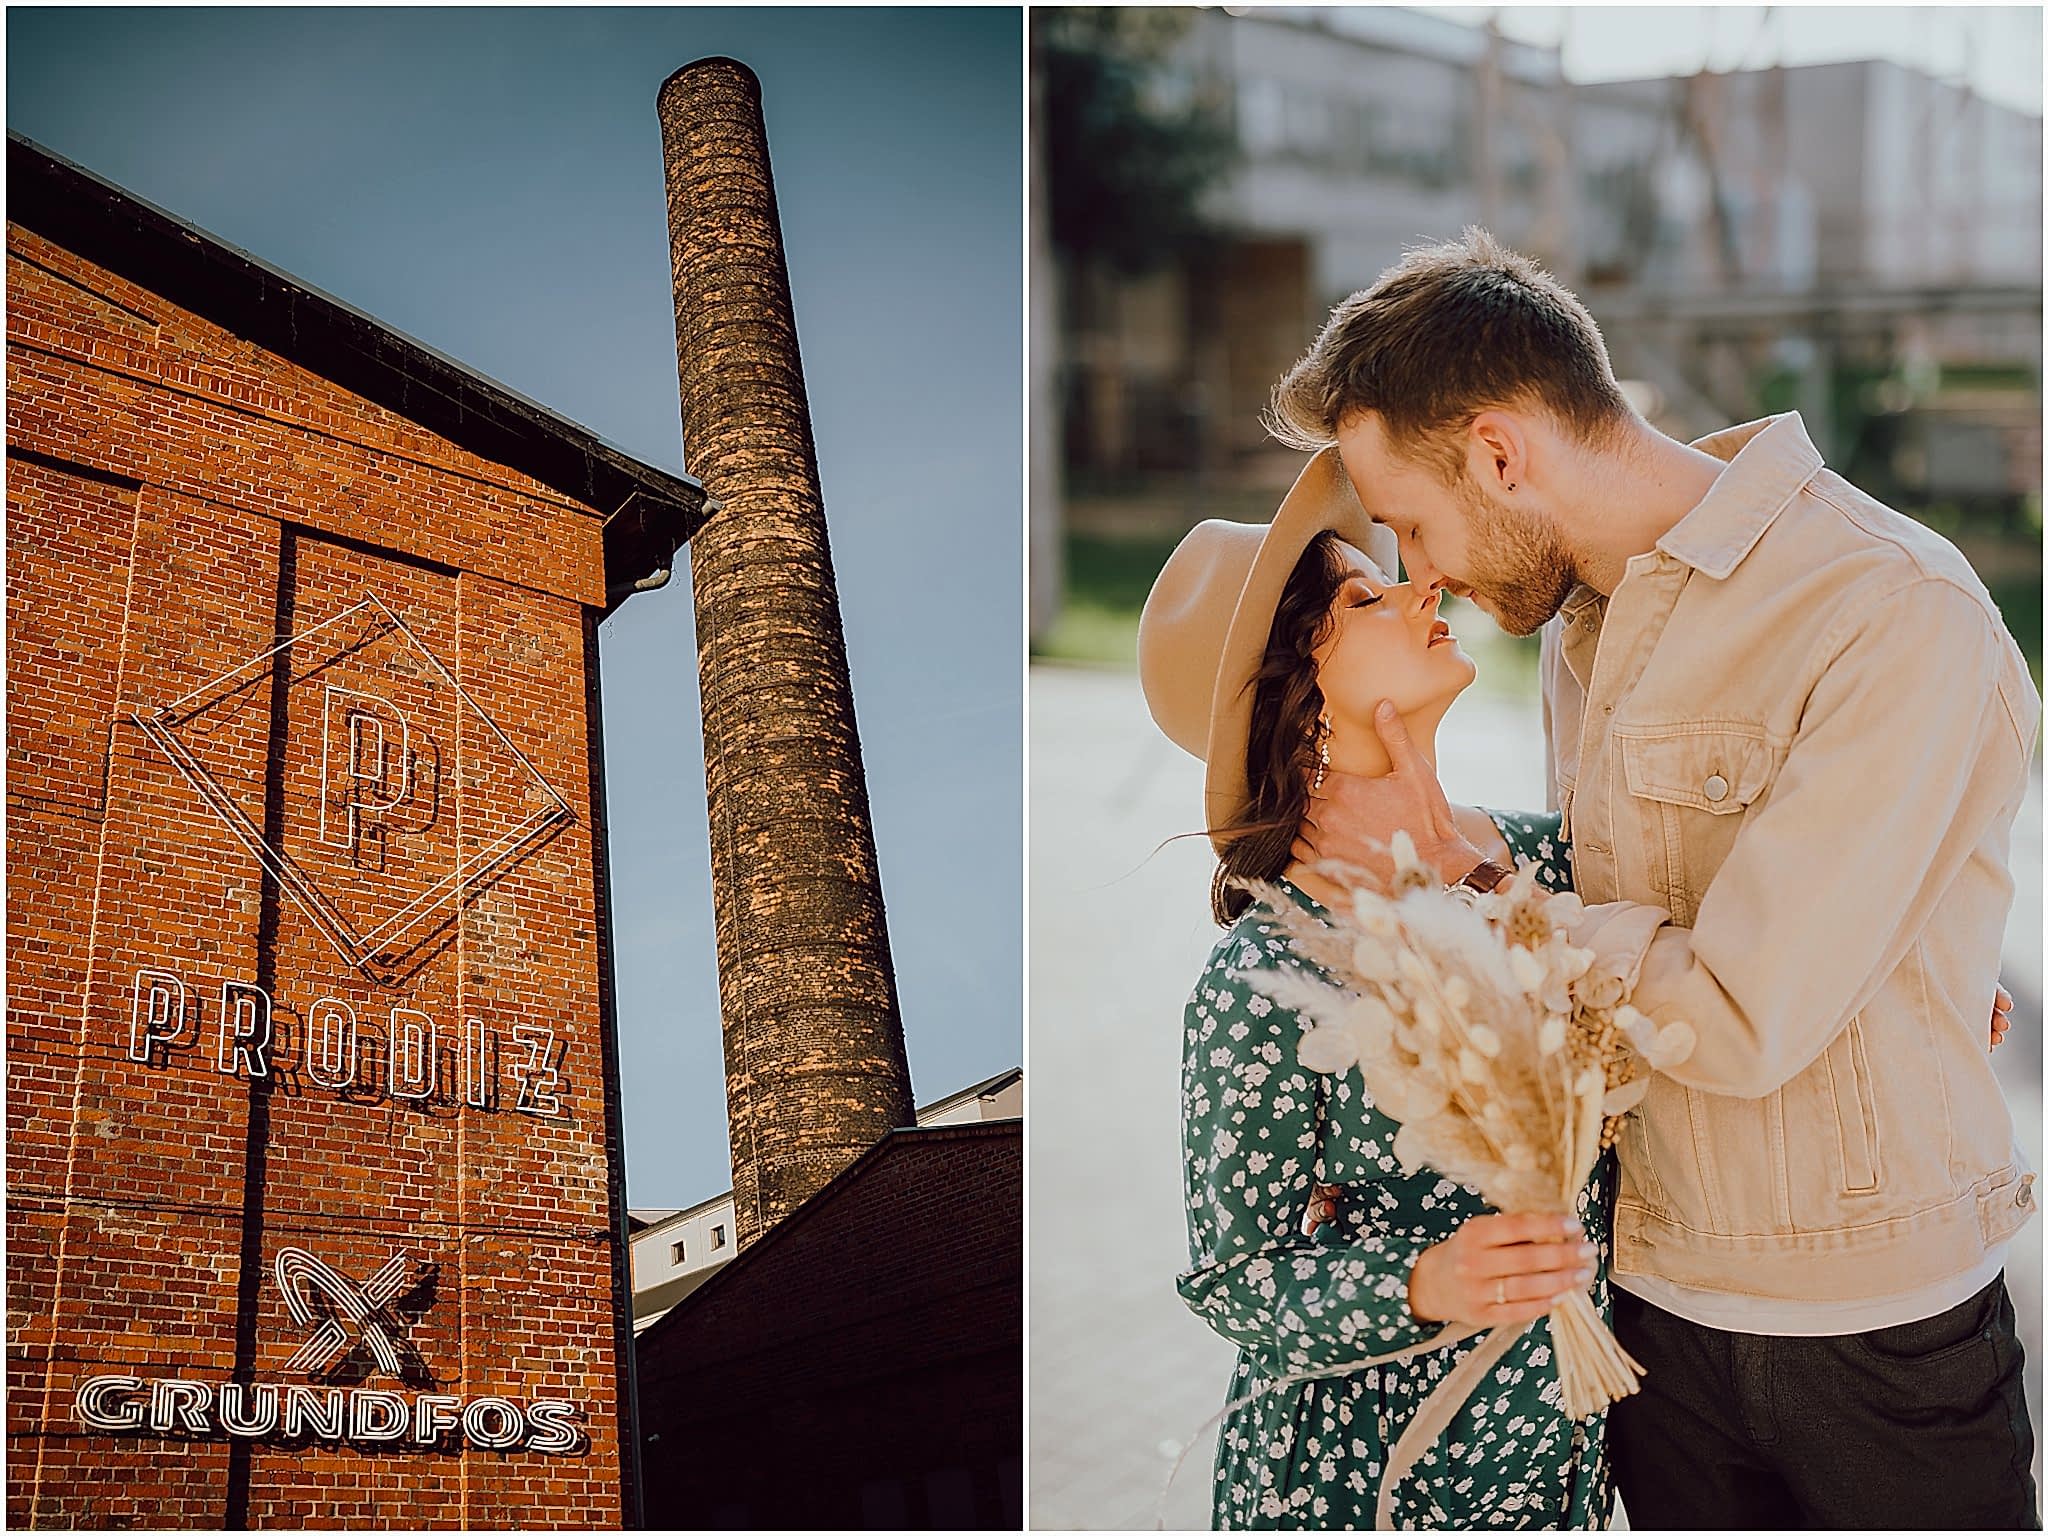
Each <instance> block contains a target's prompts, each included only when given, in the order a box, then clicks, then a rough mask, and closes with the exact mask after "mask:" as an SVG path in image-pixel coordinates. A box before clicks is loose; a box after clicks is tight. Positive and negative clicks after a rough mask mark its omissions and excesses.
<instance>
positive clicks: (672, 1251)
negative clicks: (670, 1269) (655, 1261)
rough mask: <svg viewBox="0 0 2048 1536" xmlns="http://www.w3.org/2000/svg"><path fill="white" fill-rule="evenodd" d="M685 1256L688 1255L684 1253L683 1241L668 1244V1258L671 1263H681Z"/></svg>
mask: <svg viewBox="0 0 2048 1536" xmlns="http://www.w3.org/2000/svg"><path fill="white" fill-rule="evenodd" d="M685 1257H687V1255H685V1254H684V1252H683V1245H682V1244H681V1243H670V1244H669V1245H668V1259H669V1262H670V1263H671V1264H680V1263H682V1262H683V1260H684V1258H685Z"/></svg>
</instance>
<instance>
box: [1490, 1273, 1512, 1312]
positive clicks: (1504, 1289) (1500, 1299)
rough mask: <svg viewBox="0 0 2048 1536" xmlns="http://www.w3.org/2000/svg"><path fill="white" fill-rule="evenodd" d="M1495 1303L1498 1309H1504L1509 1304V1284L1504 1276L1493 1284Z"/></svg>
mask: <svg viewBox="0 0 2048 1536" xmlns="http://www.w3.org/2000/svg"><path fill="white" fill-rule="evenodd" d="M1493 1303H1494V1305H1495V1306H1497V1307H1504V1306H1506V1305H1507V1304H1508V1282H1507V1277H1506V1276H1502V1277H1501V1278H1500V1279H1499V1280H1496V1281H1495V1282H1494V1283H1493Z"/></svg>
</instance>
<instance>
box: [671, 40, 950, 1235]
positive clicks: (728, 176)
mask: <svg viewBox="0 0 2048 1536" xmlns="http://www.w3.org/2000/svg"><path fill="white" fill-rule="evenodd" d="M658 106H659V110H660V113H661V136H662V151H663V157H664V159H665V161H666V164H667V175H668V228H669V246H670V252H671V255H672V258H673V264H674V272H675V301H676V364H677V373H678V375H679V377H680V381H681V386H682V405H683V452H684V457H685V459H686V461H687V463H688V466H689V470H690V473H691V474H692V475H694V476H695V477H696V478H697V479H698V480H700V481H701V482H702V483H703V485H704V488H705V490H706V491H707V492H708V493H709V494H710V495H711V496H712V497H715V498H716V499H717V500H718V501H719V502H721V503H723V505H724V510H723V511H722V512H721V513H720V514H719V515H718V516H716V517H714V518H712V519H711V521H710V522H709V523H707V524H706V525H705V526H704V528H703V529H702V530H701V531H700V532H699V533H698V534H697V535H696V537H695V539H694V540H693V541H692V543H691V545H690V573H691V578H692V580H693V582H694V584H695V587H696V599H697V669H698V675H699V677H700V679H701V680H702V685H703V696H704V775H705V789H706V795H707V799H708V801H709V808H710V818H711V880H712V885H713V894H714V902H715V910H716V914H717V922H718V992H719V1003H720V1008H721V1011H722V1013H723V1015H724V1030H725V1078H726V1100H727V1106H728V1114H729V1118H730V1134H731V1140H732V1164H733V1203H734V1207H735V1215H736V1223H737V1226H738V1233H737V1242H738V1244H739V1246H741V1247H742V1248H744V1247H745V1246H746V1245H747V1244H748V1243H750V1242H751V1241H752V1240H753V1239H754V1238H755V1237H757V1236H759V1235H760V1234H761V1233H762V1232H763V1231H765V1230H766V1229H767V1228H769V1227H771V1226H773V1225H774V1224H775V1223H776V1222H777V1221H779V1220H781V1218H782V1217H783V1216H784V1215H786V1214H788V1212H789V1211H791V1210H792V1209H794V1208H795V1207H796V1206H797V1205H799V1204H801V1203H802V1202H803V1201H804V1200H805V1199H806V1198H808V1197H809V1196H810V1195H811V1194H813V1193H814V1192H816V1191H817V1190H818V1189H820V1188H821V1187H823V1186H824V1185H825V1184H826V1183H827V1182H828V1181H829V1180H831V1178H832V1177H833V1176H834V1175H835V1174H837V1173H838V1172H839V1171H840V1170H841V1169H842V1168H844V1167H845V1166H846V1165H847V1164H848V1163H850V1162H852V1161H853V1160H854V1159H855V1158H856V1157H858V1156H859V1155H860V1154H861V1153H862V1152H864V1151H866V1150H867V1149H868V1148H869V1147H870V1146H872V1145H873V1144H874V1143H875V1142H876V1141H878V1140H879V1139H880V1138H881V1137H882V1136H883V1135H885V1134H886V1133H887V1132H888V1131H889V1130H890V1129H891V1128H893V1127H895V1126H899V1125H909V1124H911V1123H912V1121H913V1120H914V1118H915V1109H914V1107H913V1104H912V1101H911V1094H910V1070H909V1067H908V1065H907V1063H906V1061H905V1059H904V1052H903V1024H902V1018H901V1015H900V1013H899V1012H898V1008H897V1001H896V977H895V971H894V968H893V967H892V965H891V963H890V959H889V935H888V927H887V924H886V922H885V921H884V918H883V914H882V890H881V882H880V879H879V877H878V874H877V871H876V867H875V844H874V833H873V829H872V827H871V825H870V822H869V817H868V798H867V784H866V779H865V777H864V775H863V773H862V770H861V756H860V738H859V734H858V732H857V731H856V729H855V726H854V718H853V693H852V689H851V687H850V686H849V685H848V682H847V674H846V644H845V638H844V635H843V633H842V631H841V628H840V621H839V597H838V591H837V588H836V586H835V585H834V582H833V577H832V554H831V549H830V547H829V545H828V543H827V540H826V536H825V509H824V498H823V496H822V495H821V494H820V491H819V488H818V464H817V453H816V449H815V447H814V445H813V443H812V440H811V416H810V406H809V402H808V400H807V399H806V397H805V394H804V377H803V365H802V361H801V359H800V358H799V357H798V355H797V342H796V322H795V319H794V317H793V314H792V310H791V307H790V297H789V273H788V269H787V267H786V266H785V264H784V262H783V257H782V226H781V221H780V219H779V217H778V216H777V213H776V207H775V183H774V178H773V176H772V174H771V173H770V171H769V166H768V139H767V132H766V129H765V127H764V125H763V122H762V117H761V83H760V81H759V80H757V79H756V78H755V77H754V74H753V71H751V70H749V69H748V68H747V67H746V66H745V65H743V64H740V63H737V62H736V61H734V60H732V59H723V58H710V59H700V60H698V61H697V62H696V63H694V64H689V65H685V66H684V67H683V68H682V69H679V70H677V71H676V72H675V74H673V75H671V76H670V77H669V78H668V80H667V81H666V82H664V84H663V85H662V87H661V92H660V95H659V98H658Z"/></svg>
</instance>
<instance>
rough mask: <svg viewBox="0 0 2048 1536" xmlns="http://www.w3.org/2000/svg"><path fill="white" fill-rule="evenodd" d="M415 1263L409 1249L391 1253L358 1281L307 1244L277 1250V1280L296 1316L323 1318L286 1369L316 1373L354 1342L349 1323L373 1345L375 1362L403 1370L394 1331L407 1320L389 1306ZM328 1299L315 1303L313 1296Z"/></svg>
mask: <svg viewBox="0 0 2048 1536" xmlns="http://www.w3.org/2000/svg"><path fill="white" fill-rule="evenodd" d="M411 1268H412V1265H411V1264H410V1263H409V1262H408V1260H407V1257H406V1255H405V1254H402V1253H399V1254H393V1255H392V1257H391V1260H390V1262H389V1263H387V1264H386V1265H385V1266H384V1267H383V1268H382V1269H380V1270H378V1271H377V1273H375V1274H374V1275H372V1276H370V1278H369V1279H367V1280H365V1281H363V1282H362V1283H361V1284H357V1283H356V1282H355V1281H353V1280H351V1279H349V1278H348V1276H346V1275H344V1274H341V1273H340V1272H339V1271H337V1270H334V1269H331V1268H329V1267H328V1266H327V1265H326V1264H323V1263H322V1262H321V1261H320V1260H318V1259H316V1258H314V1257H313V1255H312V1254H310V1253H308V1252H306V1250H305V1249H303V1248H280V1249H279V1250H278V1251H277V1265H276V1270H277V1284H278V1288H279V1289H280V1290H282V1291H283V1292H284V1304H285V1306H287V1307H288V1308H290V1309H291V1314H292V1321H294V1322H295V1323H297V1324H298V1325H299V1326H300V1327H302V1328H312V1327H313V1325H314V1324H315V1323H318V1324H319V1327H318V1329H317V1330H316V1331H315V1332H314V1334H313V1336H312V1337H311V1338H309V1339H307V1340H306V1342H305V1343H304V1344H301V1345H300V1346H299V1351H298V1353H297V1354H295V1355H293V1356H292V1357H291V1359H290V1360H288V1361H286V1362H285V1369H286V1370H287V1371H304V1372H305V1373H306V1374H307V1375H308V1376H311V1375H315V1374H316V1373H318V1372H319V1371H320V1370H321V1369H322V1368H323V1367H325V1366H326V1365H327V1364H328V1363H329V1362H330V1361H332V1360H333V1359H334V1357H335V1356H336V1355H339V1354H341V1353H342V1352H343V1351H344V1350H346V1349H348V1348H349V1346H350V1336H351V1328H353V1331H354V1334H355V1336H357V1337H360V1338H361V1339H362V1341H363V1342H364V1343H365V1344H367V1345H368V1346H369V1348H370V1355H371V1358H373V1359H374V1360H375V1361H376V1362H377V1368H378V1369H379V1370H381V1371H383V1372H384V1373H385V1374H387V1375H390V1376H403V1375H404V1369H403V1366H402V1363H401V1362H400V1360H399V1358H398V1347H397V1345H396V1344H395V1343H394V1342H393V1340H392V1335H393V1333H394V1332H395V1333H397V1334H399V1335H400V1336H403V1334H404V1331H405V1325H404V1324H403V1323H400V1322H398V1321H397V1320H396V1319H394V1318H393V1317H392V1316H391V1313H390V1312H389V1310H387V1309H388V1307H389V1304H390V1302H391V1301H392V1299H393V1298H395V1297H396V1296H398V1295H399V1294H400V1293H401V1292H402V1291H404V1290H405V1289H406V1287H407V1284H408V1281H409V1279H410V1278H411V1276H410V1274H409V1271H410V1270H411ZM316 1296H317V1297H319V1298H320V1299H321V1300H322V1301H323V1302H324V1305H321V1306H317V1307H316V1306H315V1304H314V1297H316Z"/></svg>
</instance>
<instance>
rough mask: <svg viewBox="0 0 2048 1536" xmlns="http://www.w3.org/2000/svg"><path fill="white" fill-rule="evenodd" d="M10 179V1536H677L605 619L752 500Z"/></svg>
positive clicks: (201, 241) (231, 266)
mask: <svg viewBox="0 0 2048 1536" xmlns="http://www.w3.org/2000/svg"><path fill="white" fill-rule="evenodd" d="M8 176H9V187H8V227H7V254H8V305H7V310H8V313H7V385H8V394H7V454H8V458H7V555H8V593H7V596H8V603H7V634H8V664H7V703H8V727H7V765H8V776H7V875H8V882H7V915H8V940H7V958H8V997H7V1005H8V1006H7V1089H8V1096H7V1305H8V1319H7V1323H8V1326H7V1387H8V1395H7V1516H8V1524H9V1525H10V1526H29V1525H65V1526H70V1525H81V1526H93V1527H121V1526H145V1525H147V1526H157V1525H182V1526H201V1527H218V1526H223V1525H224V1526H228V1527H231V1528H232V1527H251V1528H254V1527H275V1526H300V1525H307V1524H313V1525H324V1526H333V1525H342V1526H370V1525H384V1526H401V1527H404V1526H435V1527H444V1526H484V1527H506V1526H521V1527H531V1526H616V1525H619V1524H622V1523H625V1524H630V1523H633V1522H634V1521H635V1520H636V1519H637V1517H638V1510H637V1508H636V1497H637V1495H636V1492H635V1489H636V1480H635V1476H634V1471H633V1467H632V1465H631V1445H632V1439H633V1432H632V1428H631V1422H630V1420H631V1412H630V1396H631V1393H630V1387H629V1375H628V1371H629V1364H630V1351H631V1335H630V1304H629V1301H628V1286H629V1280H628V1275H627V1268H626V1252H625V1232H626V1213H625V1208H624V1179H623V1168H622V1162H621V1157H620V1146H621V1142H620V1128H619V1096H618V1063H617V1055H616V1042H615V1039H614V1035H613V1018H612V997H611V989H610V950H609V944H610V937H609V915H608V912H607V907H606V865H605V857H606V855H605V819H604V800H603V787H602V780H601V762H602V759H601V723H600V720H599V711H598V698H599V695H598V686H597V659H598V646H597V623H598V620H599V619H600V618H601V617H602V616H603V615H604V614H605V613H606V612H607V611H608V609H609V608H610V607H611V606H613V605H615V604H616V603H617V602H619V601H621V600H623V597H624V595H625V594H626V593H627V592H629V591H631V590H633V589H634V588H635V587H636V586H647V585H651V584H654V583H655V582H657V581H658V579H659V576H660V575H661V573H664V572H665V571H666V570H667V569H668V567H669V566H670V564H671V562H672V560H673V558H674V553H675V551H676V549H677V548H678V546H680V545H681V544H682V543H683V542H684V540H685V539H687V538H688V537H689V535H690V534H691V533H693V532H694V531H695V529H696V527H697V526H698V525H699V524H700V523H701V522H702V521H703V519H704V517H705V515H706V503H705V498H704V494H703V492H702V490H701V488H700V487H698V486H697V485H695V484H694V483H693V482H691V481H689V480H687V479H683V478H680V477H677V476H674V475H671V474H668V473H666V472H663V471H660V470H657V469H653V468H650V467H648V466H646V465H643V464H640V463H637V462H635V461H634V460H632V459H630V458H628V457H627V456H625V455H624V454H622V453H620V452H618V451H617V450H615V449H612V448H609V447H608V446H606V445H605V444H603V443H602V442H600V441H598V440H597V439H596V438H594V437H593V436H592V435H591V434H590V433H588V432H587V431H585V430H584V429H582V428H580V427H577V426H575V425H574V424H573V423H570V422H566V421H564V420H561V419H560V418H558V417H555V416H553V415H551V414H549V413H548V412H546V411H545V410H542V409H541V408H540V407H538V406H535V405H534V404H532V403H531V402H530V401H526V400H524V399H522V398H520V397H518V396H516V395H513V394H512V393H510V392H509V391H507V390H504V389H503V388H501V387H499V386H497V385H494V384H492V383H491V382H490V381H488V380H485V379H482V378H480V377H478V376H476V375H474V374H472V373H470V372H468V371H467V370H465V369H463V368H461V367H460V366H459V365H457V364H454V363H452V362H450V361H449V360H447V359H445V358H442V357H440V356H438V355H437V354H435V353H433V352H431V351H429V350H428V349H426V348H424V347H422V346H420V345H419V344H417V343H414V342H411V341H409V340H407V339H406V338H404V337H401V336H398V335H396V334H395V333H393V332H391V331H389V330H387V329H386V328H384V327H382V326H380V325H379V324H377V322H375V321H374V320H371V319H369V318H368V317H366V316H363V315H361V314H359V313H357V312H355V311H353V310H350V309H349V308H348V307H347V306H345V305H342V304H340V303H338V302H336V301H334V300H332V299H329V298H327V297H325V296H323V295H321V294H318V293H315V292H313V291H311V290H309V289H307V288H305V287H304V286H303V285H300V284H298V283H296V282H294V281H293V280H292V279H290V278H288V277H286V276H285V275H283V274H281V273H278V272H276V271H274V270H272V269H270V268H267V267H265V266H263V265H262V264H261V263H259V262H256V261H254V260H252V259H251V258H249V257H247V256H245V255H244V254H242V253H241V252H238V251H235V250H233V249H231V248H229V247H227V246H225V245H223V244H221V243H220V242H218V241H215V240H213V239H212V238H211V237H208V236H206V235H204V234H202V233H201V232H199V231H196V230H193V229H191V228H189V227H187V226H185V225H183V224H181V223H179V222H178V221H177V220H175V219H173V218H171V217H170V216H168V215H166V214H163V213H161V212H160V211H158V210H156V209H153V208H151V207H149V206H148V205H146V204H143V203H141V202H139V201H138V200H136V199H134V198H131V197H129V196H127V195H126V194H124V193H122V192H121V191H120V190H119V189H116V188H113V187H110V186H108V185H107V184H106V183H104V182H101V181H99V180H97V179H96V178H93V177H91V176H89V175H88V174H86V173H84V172H82V171H80V170H79V169H78V168H76V167H73V166H70V165H68V164H66V163H64V162H62V161H60V160H57V159H56V158H54V157H52V156H50V155H48V154H47V153H45V152H43V151H41V150H39V149H37V148H36V147H35V146H33V145H30V144H28V143H27V142H26V141H22V140H18V139H12V138H11V139H10V142H9V145H8Z"/></svg>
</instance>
